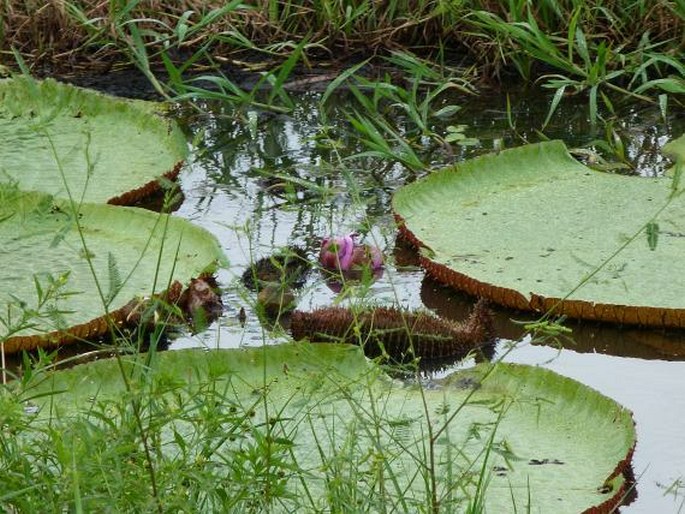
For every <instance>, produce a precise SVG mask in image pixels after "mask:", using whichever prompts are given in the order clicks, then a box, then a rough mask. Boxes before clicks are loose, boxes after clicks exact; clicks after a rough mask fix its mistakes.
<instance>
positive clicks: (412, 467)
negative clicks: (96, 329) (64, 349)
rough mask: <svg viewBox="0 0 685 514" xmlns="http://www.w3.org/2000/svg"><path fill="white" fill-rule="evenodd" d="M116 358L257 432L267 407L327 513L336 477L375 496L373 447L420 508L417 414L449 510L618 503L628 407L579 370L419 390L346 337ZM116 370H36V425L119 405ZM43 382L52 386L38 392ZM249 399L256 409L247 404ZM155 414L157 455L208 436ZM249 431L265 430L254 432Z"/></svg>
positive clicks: (465, 373)
mask: <svg viewBox="0 0 685 514" xmlns="http://www.w3.org/2000/svg"><path fill="white" fill-rule="evenodd" d="M121 361H122V366H123V370H124V371H123V372H124V373H126V374H127V375H128V376H129V379H128V382H129V384H130V388H131V389H132V390H134V391H136V390H141V391H150V393H147V392H144V393H143V394H145V395H147V394H153V395H159V394H160V393H158V392H157V391H159V390H160V385H162V386H164V385H165V384H166V386H165V387H166V389H167V390H168V391H169V392H168V393H166V396H167V397H168V398H169V399H168V400H164V399H162V398H160V397H159V396H155V398H154V401H155V402H160V403H161V402H167V403H172V402H173V404H177V403H178V402H183V400H182V399H183V398H194V397H195V396H194V395H196V394H197V391H205V392H206V391H207V390H211V391H225V393H224V394H225V395H226V397H225V398H223V402H222V403H223V404H224V405H223V407H221V404H219V405H218V406H217V409H216V414H215V415H216V416H217V418H216V419H217V421H219V420H221V419H223V417H225V419H226V420H227V427H228V426H229V425H228V423H229V422H230V420H232V419H236V417H237V418H238V419H241V418H242V416H245V414H244V413H245V412H250V413H251V414H250V416H251V421H250V423H251V426H253V427H255V428H256V427H261V426H263V424H264V423H265V422H266V418H265V415H266V414H267V413H268V414H269V415H271V416H273V417H272V418H270V423H271V424H272V427H273V428H272V429H271V430H270V431H269V433H268V435H269V437H271V438H272V440H273V441H278V444H283V445H285V446H286V447H287V448H288V452H289V455H290V457H289V459H288V460H287V465H288V466H289V467H290V468H291V469H293V470H306V471H305V473H306V480H303V477H301V476H299V473H302V471H298V472H297V473H296V474H295V476H293V477H292V478H291V479H290V480H287V481H285V482H284V487H286V489H287V491H288V493H289V494H290V495H292V496H293V497H302V495H303V494H305V492H304V490H303V487H304V483H305V482H306V487H307V493H306V494H307V495H308V497H311V498H312V501H313V502H314V503H315V504H316V505H319V506H320V507H321V508H322V510H326V509H325V505H326V501H327V498H328V496H327V495H328V494H329V493H330V489H329V488H328V487H327V484H330V481H331V480H332V479H333V478H335V477H338V476H341V475H344V476H345V477H347V479H351V480H352V481H353V482H354V483H355V486H357V487H359V488H360V490H359V492H358V494H359V498H360V499H362V498H369V500H368V501H373V500H372V498H378V496H377V494H379V493H378V491H377V489H375V487H377V486H375V485H374V484H377V483H376V482H375V481H374V480H371V481H370V482H368V481H367V480H365V479H364V478H365V477H369V475H367V474H366V469H367V464H366V462H367V460H368V457H369V455H372V454H373V455H374V459H381V460H382V462H383V473H384V475H385V476H386V477H387V480H388V482H389V483H392V484H393V486H392V487H389V488H388V491H387V493H385V494H389V495H390V498H394V497H395V494H401V495H402V499H403V500H402V501H403V502H404V504H405V505H406V506H407V508H408V509H409V510H411V511H418V510H421V509H420V507H421V506H425V505H426V504H427V501H428V498H429V492H428V491H427V490H426V484H427V483H428V480H422V479H417V477H420V476H423V473H424V471H425V468H424V466H425V465H426V464H427V462H426V459H427V457H426V454H427V452H428V448H429V445H430V444H431V443H430V441H429V438H428V437H429V436H428V434H429V433H431V432H429V430H428V425H427V419H426V412H428V413H430V416H431V418H430V423H431V425H432V434H433V437H434V441H433V443H432V444H433V451H434V457H435V463H436V465H435V467H434V469H433V471H434V473H435V478H436V486H437V487H438V488H439V491H440V495H441V508H442V509H444V510H445V511H446V512H461V511H462V510H463V508H464V504H465V502H466V501H468V499H469V498H475V497H476V496H477V495H478V490H479V489H481V488H482V487H483V484H484V483H487V484H488V485H487V490H486V491H485V493H484V498H483V500H484V503H485V510H486V511H487V512H514V511H525V510H526V505H532V506H533V507H534V509H535V511H539V512H583V511H586V510H587V509H590V508H591V507H593V506H598V505H600V504H602V503H604V502H612V501H616V500H618V499H619V498H620V497H621V495H622V492H623V478H622V476H620V473H621V471H622V470H623V469H624V468H625V467H626V466H627V465H628V460H629V455H630V454H631V452H632V448H633V446H634V444H635V427H634V424H633V420H632V416H631V414H630V412H629V411H628V410H626V409H624V408H622V407H621V406H620V405H618V404H617V403H616V402H614V401H613V400H611V399H609V398H606V397H605V396H602V395H601V394H599V393H597V392H596V391H594V390H592V389H590V388H588V387H586V386H584V385H582V384H580V383H578V382H576V381H574V380H571V379H568V378H565V377H562V376H560V375H557V374H555V373H553V372H551V371H548V370H545V369H542V368H539V367H533V366H523V365H516V364H503V363H496V364H489V363H488V364H482V365H479V366H477V367H475V368H472V369H467V370H462V371H458V372H456V373H453V374H452V375H450V376H448V377H446V378H444V379H441V380H434V381H433V383H432V386H431V388H429V389H424V390H423V391H421V390H420V389H419V387H418V386H416V385H407V384H402V383H399V382H398V381H392V380H389V379H388V377H386V376H385V375H383V374H382V373H381V372H380V370H379V368H378V367H377V366H375V365H373V364H371V363H369V362H368V361H366V359H365V358H364V356H363V354H362V352H361V351H359V349H358V348H356V347H351V346H344V345H329V344H316V345H310V344H287V345H280V346H270V347H264V348H249V349H246V350H242V349H241V350H238V349H236V350H218V351H210V352H205V351H193V350H184V351H175V352H164V353H161V354H155V356H154V359H153V360H152V363H151V368H146V367H145V366H141V365H140V362H139V361H138V360H135V359H134V358H131V357H121ZM121 373H122V371H121V368H120V367H119V365H118V364H117V361H115V360H102V361H97V362H93V363H91V364H88V365H81V366H77V367H75V368H73V369H70V370H67V371H60V372H56V373H54V374H51V375H49V376H48V378H49V379H48V380H46V379H45V378H46V377H45V376H38V377H36V378H35V382H36V383H38V385H37V386H36V387H35V388H31V389H29V390H30V391H31V393H32V394H34V395H36V396H38V395H39V394H40V395H43V396H40V397H39V398H36V399H35V400H33V402H34V403H35V404H37V405H38V406H40V407H43V408H42V409H41V411H40V412H39V413H38V414H37V420H36V422H38V421H40V420H41V419H45V418H47V416H48V415H51V416H53V419H54V417H55V416H56V417H58V418H62V419H67V420H68V419H72V418H73V419H75V420H76V422H79V421H78V420H79V419H82V418H83V417H86V416H89V413H91V412H94V411H95V412H97V411H99V410H100V409H101V408H107V406H109V409H108V411H107V412H117V411H116V409H115V408H112V405H113V404H112V401H113V400H114V401H116V400H119V399H122V398H124V399H123V401H127V400H126V399H125V397H124V396H123V395H124V393H125V391H124V385H123V381H122V379H121ZM208 381H209V382H210V384H211V385H210V386H209V388H208V386H207V382H208ZM203 384H204V385H203ZM170 385H171V386H172V387H170ZM51 390H54V391H58V392H61V394H59V393H55V394H56V395H55V396H54V397H53V398H50V397H48V396H44V395H45V393H46V392H49V391H51ZM119 401H121V400H119ZM255 404H258V405H259V408H257V409H253V406H254V405H255ZM48 407H49V409H48ZM231 409H233V410H231ZM236 409H237V412H235V411H236ZM234 412H235V413H234ZM243 419H244V418H243ZM163 420H164V421H163V423H165V424H160V425H156V426H158V428H159V430H158V431H157V432H156V434H158V435H157V437H159V438H160V440H159V441H158V444H157V448H159V449H160V451H162V452H170V455H176V453H174V452H177V450H176V446H179V447H180V448H181V449H182V448H183V443H181V442H179V441H178V439H179V436H180V437H181V438H183V439H185V440H188V441H193V440H197V438H198V437H202V440H203V441H205V438H206V437H207V435H206V433H205V432H204V428H203V427H202V426H199V427H198V426H197V424H193V423H192V422H187V421H184V420H181V419H173V420H167V418H163ZM159 422H162V418H160V420H159ZM166 423H168V426H167V425H166ZM171 429H173V430H171ZM197 430H202V433H201V434H198V433H197V432H196V431H197ZM230 430H231V431H234V430H235V432H232V433H235V435H236V436H237V441H236V443H235V444H228V443H226V444H224V441H225V439H226V437H225V432H224V431H220V434H219V436H220V437H221V438H222V440H221V441H220V442H221V443H222V444H220V445H217V446H216V448H217V450H216V451H217V452H219V454H220V459H221V460H226V461H230V460H231V459H232V458H233V457H232V455H233V454H232V452H233V451H236V452H240V451H241V444H240V439H242V438H241V437H240V436H241V432H240V428H238V427H237V426H236V427H235V428H231V429H230ZM173 431H177V433H178V434H176V433H174V432H173ZM250 433H251V434H253V435H254V436H255V437H263V435H262V431H261V430H260V431H256V430H254V429H253V430H252V431H251V432H250ZM264 433H265V434H266V432H264ZM205 442H206V444H207V445H208V446H210V447H211V446H212V445H213V444H215V443H213V442H212V441H205ZM242 448H243V450H242V451H244V446H242ZM238 456H239V453H236V455H235V457H236V458H237V457H238ZM291 459H292V460H291ZM438 463H439V464H438ZM333 468H335V469H336V470H337V472H336V471H334V470H333ZM159 472H160V473H164V469H162V468H160V470H159ZM171 472H174V471H173V470H172V471H171ZM1 473H2V472H0V479H2V475H1ZM332 473H339V474H340V475H338V474H332ZM617 474H618V475H619V476H616V475H617ZM479 475H480V476H481V480H480V482H481V484H480V486H479V485H478V482H479V480H478V476H479ZM614 477H616V478H614ZM91 479H92V480H91V482H97V481H98V479H97V478H96V477H91ZM456 491H458V493H456ZM529 502H530V503H529ZM286 510H287V509H286ZM290 510H292V509H290Z"/></svg>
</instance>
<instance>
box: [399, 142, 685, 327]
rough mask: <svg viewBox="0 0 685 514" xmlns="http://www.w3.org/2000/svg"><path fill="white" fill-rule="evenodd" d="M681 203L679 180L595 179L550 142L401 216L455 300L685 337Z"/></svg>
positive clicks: (473, 172)
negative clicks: (673, 331) (671, 330)
mask: <svg viewBox="0 0 685 514" xmlns="http://www.w3.org/2000/svg"><path fill="white" fill-rule="evenodd" d="M669 150H670V153H671V154H672V155H674V156H677V155H678V154H679V153H681V154H682V153H683V148H682V142H681V143H678V142H677V141H676V142H673V143H672V144H671V146H670V149H669ZM674 185H675V186H676V188H675V189H674V188H673V186H674ZM680 193H681V191H680V189H679V183H677V182H674V180H673V179H672V178H670V177H666V178H645V177H629V176H621V175H613V174H608V173H602V172H597V171H593V170H591V169H589V168H587V167H586V166H584V165H582V164H580V163H579V162H577V161H576V160H575V159H573V158H572V157H571V156H570V155H569V153H568V151H567V150H566V147H565V146H564V144H563V143H561V142H559V141H551V142H545V143H540V144H533V145H527V146H523V147H520V148H515V149H511V150H506V151H503V152H501V153H500V154H499V155H487V156H483V157H480V158H476V159H473V160H470V161H466V162H464V163H461V164H459V165H457V166H455V167H452V168H447V169H444V170H441V171H439V172H436V173H433V174H432V175H429V176H427V177H425V178H424V179H422V180H419V181H417V182H415V183H413V184H409V185H407V186H404V187H402V188H401V189H400V190H398V191H397V192H396V194H395V196H394V198H393V209H394V211H395V214H396V215H397V217H398V219H399V220H400V225H401V226H402V230H403V231H404V232H405V234H406V235H407V236H408V237H409V238H410V239H411V240H413V241H414V242H415V243H416V244H417V245H419V246H420V247H423V250H422V263H423V265H424V266H425V267H426V268H427V270H428V271H429V272H430V273H431V274H432V275H434V276H435V277H437V278H438V279H439V280H441V281H443V282H446V283H448V284H450V285H452V286H454V287H456V288H459V289H462V290H465V291H467V292H469V293H471V294H474V295H478V296H484V297H486V298H490V299H492V300H494V301H496V302H498V303H501V304H503V305H506V306H509V307H513V308H517V309H531V310H536V311H539V312H544V311H548V310H549V309H554V312H555V313H556V314H567V315H569V316H572V317H578V318H588V319H598V320H604V321H611V322H619V323H632V324H643V325H652V326H676V327H685V310H684V309H685V296H683V289H682V281H681V280H680V279H678V277H682V276H685V259H683V258H682V257H683V255H685V201H684V199H683V195H682V194H680ZM561 300H563V302H561ZM560 302H561V303H560Z"/></svg>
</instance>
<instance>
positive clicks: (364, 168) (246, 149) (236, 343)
mask: <svg viewBox="0 0 685 514" xmlns="http://www.w3.org/2000/svg"><path fill="white" fill-rule="evenodd" d="M319 98H320V93H317V92H309V93H305V94H301V95H299V96H298V97H297V107H296V109H295V111H294V112H293V113H291V114H288V115H273V114H268V115H267V114H263V113H261V114H260V113H257V112H251V111H249V110H248V111H246V112H243V113H242V114H241V115H240V116H238V115H237V114H236V113H235V112H234V111H233V110H232V108H231V107H230V106H222V105H211V106H206V108H207V111H208V114H203V115H198V114H196V113H195V112H181V113H180V114H179V120H180V122H181V123H182V125H183V126H184V127H185V128H186V130H187V131H188V132H189V133H190V134H191V135H192V137H194V139H195V141H197V146H198V151H197V152H196V153H195V157H194V160H193V161H192V162H190V163H189V164H188V166H187V167H186V170H185V171H184V173H182V176H181V179H180V181H181V185H182V188H183V192H184V194H185V200H184V201H183V203H182V204H181V206H180V207H179V209H178V211H177V212H176V214H177V215H178V216H182V217H184V218H187V219H189V220H192V221H193V222H194V223H196V224H198V225H201V226H203V227H205V228H207V229H208V230H210V231H211V232H212V233H214V234H216V236H217V237H218V239H219V241H220V243H221V245H222V247H223V249H224V250H225V252H226V254H227V256H228V257H229V260H230V263H231V267H230V269H228V270H223V271H221V272H220V274H219V277H218V278H219V283H220V285H221V286H222V288H223V291H224V293H223V300H224V303H225V306H226V311H225V314H224V316H223V317H221V318H220V319H219V320H218V321H217V322H215V323H214V324H213V325H212V326H210V328H209V329H208V330H206V331H204V332H202V333H200V334H196V335H187V336H183V337H180V338H178V339H176V340H174V341H173V342H172V344H171V349H178V348H186V347H198V346H200V347H207V348H215V347H221V348H234V347H240V346H244V345H262V344H264V343H267V344H274V343H279V342H285V341H288V340H289V339H288V337H287V335H286V334H285V333H284V331H282V330H279V329H278V327H277V328H275V329H273V330H271V329H270V328H269V327H265V326H263V325H262V324H261V323H260V322H259V320H258V318H257V315H256V313H255V301H256V299H255V295H254V293H253V292H251V291H249V290H248V289H246V288H245V287H243V286H242V284H241V281H240V277H241V275H242V273H243V272H244V270H245V269H246V268H247V266H248V265H249V263H250V262H254V261H256V260H257V259H259V258H262V257H265V256H268V255H270V254H272V253H273V252H274V251H275V250H277V249H280V248H283V247H286V246H289V245H296V246H298V247H300V248H302V249H304V250H305V251H306V252H307V254H308V256H309V257H310V259H311V260H315V258H316V252H317V250H318V247H319V245H320V241H321V238H322V237H324V236H326V235H329V234H345V233H348V232H352V231H357V232H360V233H361V234H362V235H363V237H364V240H366V241H368V242H372V243H374V244H376V245H378V246H379V247H380V248H381V249H382V250H383V251H384V254H385V255H386V256H387V263H386V264H387V266H386V269H385V271H384V273H383V275H382V277H380V278H379V279H378V280H377V281H375V282H374V283H372V284H370V285H369V284H367V285H359V286H356V287H355V286H353V287H349V288H345V289H344V290H343V291H342V292H336V291H335V290H334V288H331V287H330V286H329V285H328V284H327V283H326V281H325V280H324V278H323V277H322V276H321V275H320V274H319V273H318V272H317V271H316V270H314V271H312V272H311V273H310V275H309V276H308V278H307V281H306V283H305V284H304V286H303V287H302V288H300V289H299V290H298V296H297V304H298V308H300V309H303V310H309V309H313V308H316V307H320V306H327V305H331V304H333V303H341V304H348V303H356V302H361V301H365V302H373V303H377V304H395V305H402V306H406V307H411V308H428V309H430V310H432V311H434V312H436V313H437V314H439V315H441V316H444V317H448V318H452V319H462V318H463V317H464V316H465V314H466V313H467V312H468V310H469V309H470V307H471V306H472V305H473V299H471V298H468V297H466V296H464V295H461V294H460V293H458V292H456V291H453V290H451V289H448V288H445V287H443V286H441V285H439V284H437V283H435V282H434V281H432V280H431V279H430V278H427V277H426V276H425V274H424V273H423V271H422V270H421V269H420V268H419V267H418V266H417V264H416V258H415V255H413V252H412V251H411V249H408V248H406V247H403V246H402V245H401V244H398V243H397V230H396V228H395V225H394V221H393V217H392V214H391V210H390V200H391V196H392V193H393V191H395V190H396V189H397V188H398V187H400V186H401V185H403V184H404V183H406V182H408V181H411V180H415V179H416V178H417V177H418V176H420V174H418V175H417V174H415V173H412V172H410V171H407V170H406V169H404V168H403V167H401V166H399V165H392V164H388V162H384V161H381V160H376V159H372V158H357V159H351V160H344V159H345V157H347V156H348V155H350V154H352V153H354V152H358V151H360V150H361V148H360V147H359V146H358V145H357V143H356V142H355V140H354V139H353V138H350V137H349V136H348V134H347V130H348V127H347V124H346V122H345V121H344V118H343V117H342V116H341V113H340V110H339V109H338V110H336V109H333V111H334V112H333V114H331V115H330V117H329V118H328V122H327V124H325V125H324V124H322V121H321V117H320V116H319V112H318V110H317V109H318V100H319ZM337 101H338V102H339V105H338V107H344V106H345V105H346V104H345V99H344V98H338V99H337ZM454 101H455V102H456V103H458V104H459V105H461V106H462V107H463V108H462V110H461V111H459V112H458V113H457V114H456V115H455V116H454V117H453V118H452V119H451V120H448V122H449V123H451V124H457V123H458V124H465V125H467V128H466V131H465V133H466V135H467V136H469V137H472V138H476V139H477V140H478V141H477V143H476V144H474V145H472V146H463V147H462V146H454V147H453V149H452V151H451V152H444V151H442V150H440V149H435V148H433V149H432V154H431V159H432V163H433V165H434V166H435V167H438V166H440V165H441V164H444V163H446V162H450V161H459V160H462V159H465V158H468V157H472V156H475V155H479V154H482V153H487V152H491V151H493V149H495V148H499V147H501V146H504V147H510V146H516V145H519V144H522V143H523V142H524V140H528V141H531V142H534V141H538V140H540V136H539V134H538V132H537V130H539V129H540V127H541V126H542V122H543V120H544V118H545V115H546V110H547V106H548V105H549V103H548V98H547V97H544V95H543V94H541V93H540V91H532V92H512V93H511V95H510V102H511V119H512V121H513V122H514V124H515V127H516V130H514V128H512V127H511V126H510V123H509V121H508V116H507V109H506V101H507V100H506V96H504V95H502V94H492V95H482V96H480V97H478V98H476V99H474V98H465V97H460V98H455V99H454ZM336 113H337V114H336ZM614 128H615V129H616V130H617V132H618V133H619V134H620V135H621V136H622V137H623V140H624V141H625V143H626V153H627V155H628V157H629V159H630V160H631V161H632V162H633V163H634V164H635V169H634V170H633V172H634V173H639V174H642V175H654V174H660V173H662V172H663V170H664V168H665V166H666V164H667V163H666V162H665V161H664V160H663V159H662V158H661V157H660V154H659V149H660V148H661V146H663V144H664V143H665V142H667V141H668V140H669V139H671V138H672V137H674V136H675V135H679V134H681V133H683V132H684V131H685V120H683V118H682V117H678V116H676V115H675V114H673V113H671V114H669V115H668V116H666V117H665V118H663V117H662V115H661V113H660V111H659V109H658V108H656V107H655V108H644V107H642V106H635V105H633V106H628V107H625V108H624V109H623V111H622V112H621V115H620V121H617V122H616V123H615V125H614ZM545 136H547V137H549V138H560V139H562V140H564V141H565V142H566V144H567V145H568V146H569V147H584V146H587V145H588V144H590V142H591V141H593V140H595V139H598V138H599V139H602V138H603V137H604V132H603V129H595V128H593V127H592V126H591V125H590V124H589V122H588V110H587V107H586V105H585V103H584V100H583V99H578V100H574V99H569V100H566V101H565V102H562V104H561V106H560V108H559V110H558V112H557V113H556V114H555V115H554V117H553V118H552V121H551V123H550V125H549V126H548V127H547V129H546V130H545ZM665 272H668V270H665ZM241 308H242V309H244V310H245V312H246V321H245V323H244V324H243V323H241V322H240V321H239V312H240V310H241ZM496 316H497V328H498V334H499V336H500V337H501V339H500V340H499V342H498V343H497V347H496V350H495V353H496V357H497V356H503V357H504V358H505V359H506V360H509V361H515V362H522V363H527V364H534V365H541V366H545V367H548V368H550V369H553V370H555V371H557V372H558V373H561V374H562V375H566V376H569V377H572V378H575V379H577V380H580V381H581V382H583V383H584V384H587V385H589V386H591V387H593V388H595V389H597V390H599V391H600V392H602V393H604V394H606V395H608V396H610V397H612V398H614V399H615V400H617V401H619V402H620V403H621V404H623V405H625V406H626V407H628V408H629V409H631V410H632V411H633V413H634V417H635V421H636V424H637V431H638V444H637V449H636V453H635V457H634V461H633V467H634V472H635V475H636V477H637V479H638V486H637V492H638V496H637V499H636V500H635V501H634V502H633V503H632V504H631V505H630V506H627V507H624V508H623V509H622V512H626V513H637V512H650V513H653V512H677V511H679V510H680V509H685V507H684V506H683V502H684V501H685V500H684V498H685V444H683V442H684V436H683V434H685V415H683V413H685V388H684V387H683V386H684V385H685V362H684V360H685V333H682V332H667V331H648V330H639V329H634V328H631V329H619V328H616V327H607V326H602V325H597V324H588V323H585V324H583V323H571V322H569V323H568V324H567V326H569V327H570V328H572V329H573V333H572V335H571V338H570V339H568V340H564V341H562V343H563V346H558V345H557V346H544V345H540V344H531V342H530V341H529V340H528V339H526V338H525V337H523V333H522V331H521V328H520V325H517V324H515V323H513V322H512V321H511V320H512V319H518V320H521V319H524V320H525V319H528V320H530V319H531V315H530V314H524V313H516V312H509V311H504V310H497V312H496ZM515 341H518V343H516V344H514V342H515ZM512 345H513V349H512ZM469 364H470V363H469V362H467V363H461V364H459V363H457V364H455V365H454V366H453V367H447V368H446V369H442V370H436V371H431V372H430V373H434V374H445V373H447V372H449V371H450V369H453V368H454V367H457V366H464V365H469ZM678 481H680V485H681V486H682V488H684V489H678V487H677V485H678ZM674 484H675V488H674V487H671V486H673V485H674ZM669 487H670V489H669Z"/></svg>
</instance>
